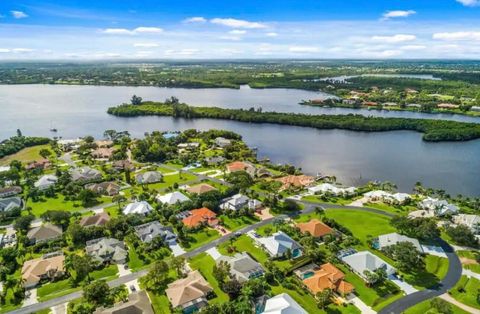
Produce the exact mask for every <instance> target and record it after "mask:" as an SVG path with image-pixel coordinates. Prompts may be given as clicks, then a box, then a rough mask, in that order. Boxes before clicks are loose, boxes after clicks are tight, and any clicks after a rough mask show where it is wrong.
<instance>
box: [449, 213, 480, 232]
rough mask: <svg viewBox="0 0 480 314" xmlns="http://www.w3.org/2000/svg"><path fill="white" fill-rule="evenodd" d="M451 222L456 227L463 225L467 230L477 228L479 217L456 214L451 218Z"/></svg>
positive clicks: (479, 221) (479, 222)
mask: <svg viewBox="0 0 480 314" xmlns="http://www.w3.org/2000/svg"><path fill="white" fill-rule="evenodd" d="M452 218H453V222H454V223H455V224H457V225H465V226H467V227H469V228H475V229H476V228H479V224H480V216H477V215H466V214H458V215H455V216H453V217H452Z"/></svg>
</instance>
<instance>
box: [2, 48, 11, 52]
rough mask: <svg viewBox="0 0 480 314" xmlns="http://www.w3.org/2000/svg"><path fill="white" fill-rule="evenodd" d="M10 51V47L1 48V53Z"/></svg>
mask: <svg viewBox="0 0 480 314" xmlns="http://www.w3.org/2000/svg"><path fill="white" fill-rule="evenodd" d="M8 52H10V49H8V48H0V53H8Z"/></svg>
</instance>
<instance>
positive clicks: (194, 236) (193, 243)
mask: <svg viewBox="0 0 480 314" xmlns="http://www.w3.org/2000/svg"><path fill="white" fill-rule="evenodd" d="M218 238H220V233H218V231H217V230H214V229H210V228H203V229H201V230H199V231H196V232H191V233H189V234H188V244H186V245H185V244H182V246H183V247H184V248H185V249H186V250H187V251H191V250H193V249H196V248H197V247H199V246H202V245H204V244H206V243H208V242H211V241H213V240H215V239H218Z"/></svg>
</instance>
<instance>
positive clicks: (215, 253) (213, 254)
mask: <svg viewBox="0 0 480 314" xmlns="http://www.w3.org/2000/svg"><path fill="white" fill-rule="evenodd" d="M207 254H208V255H210V256H211V257H212V258H213V259H214V260H215V261H216V260H218V259H219V258H220V257H222V254H220V252H219V251H218V250H217V248H216V247H212V248H211V249H208V250H207Z"/></svg>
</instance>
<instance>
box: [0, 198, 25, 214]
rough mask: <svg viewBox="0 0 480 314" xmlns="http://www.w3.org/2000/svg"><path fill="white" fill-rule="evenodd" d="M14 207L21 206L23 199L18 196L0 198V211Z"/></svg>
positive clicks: (6, 210)
mask: <svg viewBox="0 0 480 314" xmlns="http://www.w3.org/2000/svg"><path fill="white" fill-rule="evenodd" d="M15 208H20V209H21V208H23V201H22V199H21V198H20V197H16V196H15V197H9V198H4V199H0V212H8V211H11V210H12V209H15Z"/></svg>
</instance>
